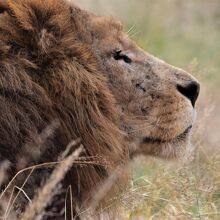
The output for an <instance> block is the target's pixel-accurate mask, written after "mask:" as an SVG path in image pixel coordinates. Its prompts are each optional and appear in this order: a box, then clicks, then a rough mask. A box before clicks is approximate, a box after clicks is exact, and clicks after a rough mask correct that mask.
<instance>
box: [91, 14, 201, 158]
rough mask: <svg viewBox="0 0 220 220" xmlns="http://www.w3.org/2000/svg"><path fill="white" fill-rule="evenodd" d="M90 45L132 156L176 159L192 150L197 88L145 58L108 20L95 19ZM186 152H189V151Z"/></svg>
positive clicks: (160, 63) (151, 58)
mask: <svg viewBox="0 0 220 220" xmlns="http://www.w3.org/2000/svg"><path fill="white" fill-rule="evenodd" d="M91 24H92V25H91V27H92V31H93V32H94V33H95V34H93V47H94V48H95V51H96V54H97V56H98V59H99V60H100V62H101V65H102V67H103V69H104V71H103V72H104V74H105V75H106V77H107V78H108V82H109V87H110V90H111V91H112V93H113V95H114V96H115V98H116V101H117V108H118V113H119V115H120V124H121V129H122V130H123V131H125V133H126V135H127V140H128V141H129V143H132V144H130V145H131V149H130V150H131V154H139V153H141V154H142V153H143V154H147V155H156V156H160V157H164V158H173V157H180V156H182V154H184V153H185V152H186V149H188V150H190V148H191V147H190V133H191V129H192V126H193V123H194V120H195V115H196V112H195V108H194V107H195V102H196V100H197V97H198V94H199V84H198V82H197V81H196V79H195V78H193V76H191V75H190V74H189V73H187V72H185V71H183V70H181V69H179V68H175V67H173V66H171V65H169V64H167V63H165V62H163V61H162V60H159V59H158V58H156V57H154V56H152V55H150V54H148V53H147V52H145V51H144V50H142V49H141V48H140V47H138V46H137V45H136V44H135V43H134V42H132V40H130V39H129V37H128V36H127V35H126V34H125V33H123V31H122V27H121V26H120V24H118V23H116V22H115V21H112V19H108V18H102V17H93V18H92V22H91ZM187 152H188V151H187Z"/></svg>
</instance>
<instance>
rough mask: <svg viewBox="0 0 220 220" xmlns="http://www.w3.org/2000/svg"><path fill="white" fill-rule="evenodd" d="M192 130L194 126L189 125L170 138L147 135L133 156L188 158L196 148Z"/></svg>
mask: <svg viewBox="0 0 220 220" xmlns="http://www.w3.org/2000/svg"><path fill="white" fill-rule="evenodd" d="M191 130H192V126H189V127H188V128H187V129H186V130H185V131H184V132H182V133H181V134H179V135H177V136H176V137H175V138H173V139H170V140H162V139H159V138H151V137H145V138H144V139H143V140H142V141H141V143H139V146H137V148H136V149H135V150H134V151H133V153H132V156H135V155H149V156H156V157H160V158H164V159H179V158H186V157H188V156H187V155H191V154H192V151H193V150H194V149H193V147H192V145H191V143H190V139H191Z"/></svg>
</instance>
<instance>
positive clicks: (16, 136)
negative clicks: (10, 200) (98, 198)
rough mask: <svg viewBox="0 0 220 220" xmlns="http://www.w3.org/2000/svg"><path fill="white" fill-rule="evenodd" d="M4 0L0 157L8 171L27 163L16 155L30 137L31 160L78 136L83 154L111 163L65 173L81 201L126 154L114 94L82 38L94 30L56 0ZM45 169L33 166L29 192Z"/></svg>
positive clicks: (49, 155)
mask: <svg viewBox="0 0 220 220" xmlns="http://www.w3.org/2000/svg"><path fill="white" fill-rule="evenodd" d="M7 3H8V4H7V7H3V8H4V11H5V12H4V13H2V14H0V102H1V108H0V157H1V160H5V159H7V160H9V161H10V162H11V164H12V166H11V169H10V174H9V176H10V177H12V176H13V175H14V174H15V173H16V171H17V168H18V167H19V168H20V169H22V168H24V167H21V164H19V162H20V158H21V157H22V156H23V154H24V152H26V151H27V149H25V147H24V146H27V143H29V144H28V146H29V147H28V154H27V157H26V159H27V160H28V161H27V163H26V165H27V164H28V165H32V164H37V163H41V162H52V161H57V159H58V158H57V157H58V155H59V154H60V152H62V151H64V150H65V148H66V146H67V145H68V143H69V142H70V141H72V140H75V139H77V138H80V139H81V141H82V144H83V146H84V148H85V153H84V156H85V157H91V156H92V157H94V156H97V157H101V158H102V160H103V161H106V164H108V165H106V164H105V165H87V166H76V167H73V168H72V169H71V171H70V172H69V173H68V174H67V176H66V178H65V180H64V182H63V188H64V189H67V187H68V186H69V185H71V186H72V189H73V195H74V202H75V203H76V204H80V203H84V201H85V200H88V199H90V196H91V192H92V190H94V189H95V187H97V186H99V185H100V184H101V183H102V182H103V181H104V180H105V179H106V178H107V177H108V176H109V173H110V172H111V171H112V170H113V169H114V168H115V167H116V166H117V165H118V164H120V163H123V161H125V160H126V159H127V157H128V154H127V152H126V150H125V149H126V148H125V147H124V146H122V143H123V134H122V132H121V131H120V129H119V126H118V118H117V114H116V112H115V100H114V97H113V96H112V94H111V92H110V91H109V89H108V86H107V83H106V79H105V78H104V76H103V74H102V72H101V70H100V69H99V65H98V62H97V60H96V58H95V55H94V54H93V50H92V48H91V46H90V45H89V44H87V43H86V42H83V40H82V39H81V37H82V35H86V37H89V36H90V34H91V33H90V32H89V31H88V30H87V29H86V26H85V21H86V16H88V15H87V14H86V13H85V12H83V11H81V10H80V9H79V8H77V7H76V6H71V7H70V6H69V5H68V4H67V3H65V2H64V1H61V0H47V1H45V0H8V1H7ZM0 4H1V3H0ZM2 11H3V9H2ZM2 11H1V12H2ZM54 120H58V121H59V126H57V127H56V129H55V130H54V132H53V135H52V136H51V137H49V138H47V139H46V141H45V142H44V144H43V146H41V147H39V146H38V145H36V144H33V143H35V140H34V137H36V136H37V135H38V134H40V133H41V132H42V131H43V130H44V129H45V128H46V127H47V126H48V125H50V124H51V123H52V122H53V121H54ZM30 143H31V144H30ZM38 148H39V149H38ZM36 151H40V156H39V157H36V158H35V157H34V156H33V155H32V154H33V152H36ZM26 153H27V152H26ZM49 172H50V171H47V172H46V171H45V170H43V171H36V172H35V175H33V176H32V178H31V180H30V183H29V184H27V186H26V191H27V192H28V193H29V196H30V197H32V196H33V193H34V190H33V186H34V188H37V186H39V185H40V184H41V183H42V182H43V181H44V180H45V178H46V177H47V176H48V173H49ZM39 176H40V178H39ZM37 177H38V178H37ZM20 181H23V179H21V180H20ZM35 186H36V187H35ZM63 199H64V198H63ZM61 200H62V199H61ZM81 205H82V204H81Z"/></svg>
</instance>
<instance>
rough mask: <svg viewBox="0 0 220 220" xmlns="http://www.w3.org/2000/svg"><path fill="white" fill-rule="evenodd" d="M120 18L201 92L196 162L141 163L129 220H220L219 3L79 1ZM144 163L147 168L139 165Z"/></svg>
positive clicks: (127, 205) (127, 200)
mask: <svg viewBox="0 0 220 220" xmlns="http://www.w3.org/2000/svg"><path fill="white" fill-rule="evenodd" d="M76 2H78V4H79V5H80V6H81V7H83V8H86V9H89V10H90V11H93V12H95V13H96V14H99V15H111V16H115V17H117V18H119V19H120V20H121V21H122V23H123V24H124V27H125V31H128V30H129V29H130V28H132V32H131V37H132V38H133V39H134V40H135V41H136V42H137V43H138V44H139V45H140V46H141V47H143V48H144V49H145V50H147V51H148V52H149V53H152V54H153V55H155V56H157V57H159V58H161V59H163V60H165V61H166V62H168V63H170V64H172V65H175V66H178V67H181V68H183V69H185V70H188V71H190V72H191V73H192V74H193V75H195V76H196V77H197V78H198V79H199V80H200V81H201V84H202V91H201V95H200V100H199V102H198V104H197V107H198V124H197V127H196V129H195V132H194V133H195V135H194V145H195V146H196V147H197V150H196V154H195V157H194V159H193V160H192V161H191V162H188V163H183V162H164V161H162V160H158V159H155V158H147V160H146V159H144V160H141V159H140V158H139V159H137V161H136V163H135V165H134V168H133V169H134V174H133V176H134V178H133V183H132V186H131V190H130V192H129V193H127V194H126V195H124V199H122V201H123V204H124V209H123V210H124V213H123V218H124V219H216V220H217V219H220V95H219V94H220V1H219V0H184V1H183V0H76ZM140 160H141V161H140Z"/></svg>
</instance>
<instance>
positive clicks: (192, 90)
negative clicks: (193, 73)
mask: <svg viewBox="0 0 220 220" xmlns="http://www.w3.org/2000/svg"><path fill="white" fill-rule="evenodd" d="M177 89H178V91H179V92H180V93H181V94H182V95H184V96H185V97H186V98H188V99H189V100H190V101H191V103H192V106H193V107H194V106H195V103H196V100H197V98H198V96H199V91H200V85H199V83H198V82H196V81H192V82H190V83H189V84H188V85H185V86H182V85H177Z"/></svg>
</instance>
